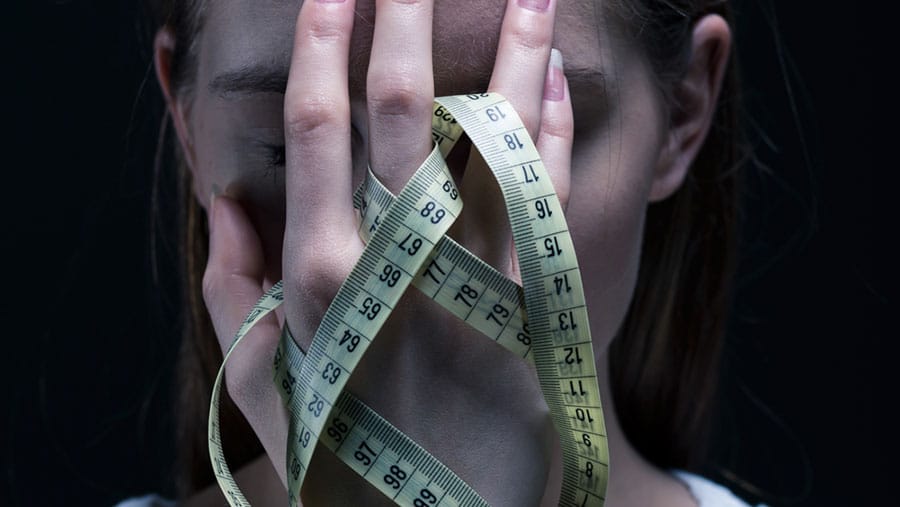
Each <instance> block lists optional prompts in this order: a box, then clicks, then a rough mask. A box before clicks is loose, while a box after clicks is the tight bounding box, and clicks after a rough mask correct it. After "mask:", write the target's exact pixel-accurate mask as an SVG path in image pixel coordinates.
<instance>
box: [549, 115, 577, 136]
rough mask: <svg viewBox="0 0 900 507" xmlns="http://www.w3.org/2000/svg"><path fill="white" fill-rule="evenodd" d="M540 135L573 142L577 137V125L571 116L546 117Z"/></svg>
mask: <svg viewBox="0 0 900 507" xmlns="http://www.w3.org/2000/svg"><path fill="white" fill-rule="evenodd" d="M540 135H541V137H544V136H547V137H552V138H556V139H561V140H564V141H572V140H573V138H574V136H575V124H574V122H573V121H572V118H571V116H570V115H544V116H543V118H541V131H540Z"/></svg>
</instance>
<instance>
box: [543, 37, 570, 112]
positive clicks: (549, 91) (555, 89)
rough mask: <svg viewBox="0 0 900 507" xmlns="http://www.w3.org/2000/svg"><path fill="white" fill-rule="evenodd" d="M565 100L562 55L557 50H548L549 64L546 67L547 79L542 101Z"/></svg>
mask: <svg viewBox="0 0 900 507" xmlns="http://www.w3.org/2000/svg"><path fill="white" fill-rule="evenodd" d="M564 98H566V77H565V75H563V59H562V53H560V52H559V50H558V49H556V48H553V49H551V50H550V64H549V65H548V66H547V79H546V80H545V81H544V100H554V101H558V100H562V99H564Z"/></svg>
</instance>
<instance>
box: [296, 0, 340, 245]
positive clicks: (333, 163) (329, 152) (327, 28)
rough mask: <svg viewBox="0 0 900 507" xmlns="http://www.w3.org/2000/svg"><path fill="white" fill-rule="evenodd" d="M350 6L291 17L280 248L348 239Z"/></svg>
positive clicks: (305, 9)
mask: <svg viewBox="0 0 900 507" xmlns="http://www.w3.org/2000/svg"><path fill="white" fill-rule="evenodd" d="M354 4H355V2H354V0H344V1H327V2H326V1H315V2H304V3H303V6H302V7H301V9H300V14H299V15H298V16H297V25H296V33H295V36H294V48H293V54H292V57H291V68H290V73H289V77H288V84H287V90H286V92H285V93H286V94H285V110H284V121H285V137H286V139H285V143H286V146H285V155H286V165H287V168H286V175H285V180H286V181H285V184H286V194H287V203H286V208H287V209H286V212H287V221H286V231H285V233H286V237H285V242H286V244H285V247H286V250H289V249H290V248H292V247H294V246H297V247H302V246H303V245H304V244H306V242H303V241H302V240H303V239H304V238H308V237H310V236H311V235H313V234H315V235H316V236H317V237H318V238H320V240H327V239H328V238H339V240H343V239H346V238H349V237H352V235H353V231H354V227H353V223H354V221H353V220H354V219H353V206H352V199H351V195H352V189H351V184H352V155H351V146H350V133H351V123H350V101H349V92H348V81H347V73H348V58H349V57H348V53H349V48H350V34H351V32H352V29H353V17H354ZM298 236H299V239H298ZM297 243H299V245H298V244H297ZM287 259H289V258H287Z"/></svg>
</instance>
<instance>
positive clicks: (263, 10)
mask: <svg viewBox="0 0 900 507" xmlns="http://www.w3.org/2000/svg"><path fill="white" fill-rule="evenodd" d="M595 2H596V0H564V1H560V2H559V6H558V8H557V16H556V29H555V33H554V43H553V44H554V47H556V48H558V49H560V51H562V53H563V56H564V58H565V60H566V69H567V73H569V72H573V71H578V70H580V71H584V72H585V73H586V74H589V73H591V72H597V71H600V69H601V62H602V60H603V57H602V52H601V50H602V49H603V48H604V45H605V42H604V43H601V40H600V39H601V38H603V39H606V37H604V36H603V35H602V34H603V33H604V32H605V30H603V29H602V27H601V20H600V16H599V15H598V14H597V13H596V11H595ZM301 3H302V2H301V1H299V0H217V1H208V2H207V9H206V11H205V13H204V28H203V33H202V34H201V37H202V43H201V46H200V66H201V69H200V73H199V76H198V77H199V78H200V79H201V83H202V80H203V78H204V77H206V80H207V81H208V80H210V79H213V78H214V76H216V75H218V74H223V73H234V72H237V71H240V70H242V69H252V68H259V67H261V66H263V67H267V68H270V69H274V70H275V71H276V72H278V73H280V74H282V75H283V76H287V72H288V67H289V62H290V54H291V48H292V45H293V36H294V26H295V21H296V17H297V13H298V12H299V8H300V4H301ZM505 8H506V0H435V8H434V9H435V12H434V25H433V34H434V35H433V41H434V42H433V51H434V53H433V55H434V56H433V59H434V71H435V86H436V90H435V91H436V93H437V94H438V95H446V94H453V93H469V92H472V91H477V90H481V89H484V88H486V87H487V84H488V80H489V78H490V73H491V68H492V67H493V61H494V56H495V53H496V48H497V42H498V39H499V35H500V26H501V23H502V19H503V12H504V10H505ZM356 10H357V16H356V21H355V23H354V28H353V41H352V44H351V55H350V67H351V75H350V79H351V83H350V85H351V89H352V90H357V91H359V90H362V88H363V86H364V84H365V82H366V79H365V74H366V68H367V65H368V56H369V50H370V48H371V42H372V31H373V28H374V23H375V2H374V0H357V6H356ZM570 85H572V86H573V95H574V94H575V88H577V83H572V82H571V78H570Z"/></svg>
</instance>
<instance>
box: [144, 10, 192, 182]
mask: <svg viewBox="0 0 900 507" xmlns="http://www.w3.org/2000/svg"><path fill="white" fill-rule="evenodd" d="M175 44H176V42H175V34H174V33H172V30H171V28H169V27H167V26H163V27H162V28H160V29H159V31H158V32H156V38H154V40H153V63H154V66H155V67H156V79H157V80H158V81H159V86H160V88H162V92H163V96H164V97H165V99H166V108H167V110H168V112H169V116H170V117H171V118H172V124H173V125H174V126H175V133H176V134H177V135H178V141H179V143H180V144H181V150H182V152H183V153H184V155H185V157H184V158H185V161H186V162H187V164H188V166H189V167H190V168H191V169H192V170H193V168H194V142H193V139H192V138H191V135H190V134H191V133H190V129H188V122H187V118H188V108H187V106H186V104H187V100H186V99H185V98H184V97H179V96H177V95H176V94H175V91H176V90H174V89H173V88H172V58H173V56H174V54H175Z"/></svg>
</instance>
